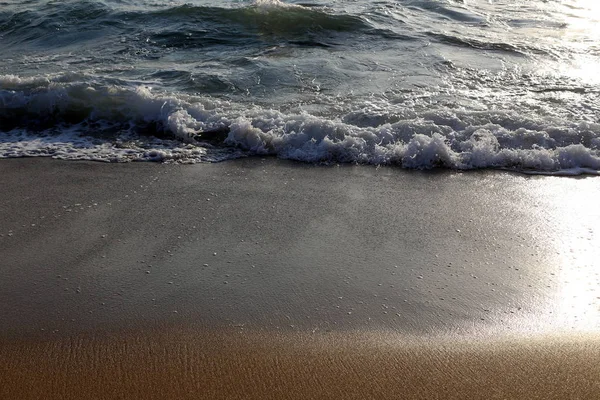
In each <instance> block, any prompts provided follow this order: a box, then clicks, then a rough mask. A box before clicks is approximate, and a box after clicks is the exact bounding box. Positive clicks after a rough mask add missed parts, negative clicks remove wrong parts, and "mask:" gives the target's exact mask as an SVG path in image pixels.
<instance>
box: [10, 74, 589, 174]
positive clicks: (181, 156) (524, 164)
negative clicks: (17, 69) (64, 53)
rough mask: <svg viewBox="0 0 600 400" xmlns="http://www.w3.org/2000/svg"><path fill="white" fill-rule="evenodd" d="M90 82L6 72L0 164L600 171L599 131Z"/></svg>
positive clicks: (514, 117) (475, 115) (500, 117)
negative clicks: (326, 111) (244, 163)
mask: <svg viewBox="0 0 600 400" xmlns="http://www.w3.org/2000/svg"><path fill="white" fill-rule="evenodd" d="M86 79H87V81H86ZM90 81H91V80H90V79H89V77H85V76H81V75H78V74H63V75H58V76H44V77H41V76H38V77H31V78H20V77H17V76H13V75H6V76H0V120H1V121H2V122H3V123H2V128H1V129H0V132H1V133H0V157H4V158H5V157H19V156H32V155H41V156H52V157H57V158H64V159H93V160H104V161H130V160H162V161H179V162H199V161H220V160H223V159H228V158H234V157H240V156H252V155H274V156H278V157H281V158H286V159H292V160H298V161H304V162H311V163H321V162H325V163H338V162H343V163H364V164H374V165H396V166H400V167H403V168H413V169H428V168H450V169H460V170H469V169H479V168H504V169H514V170H520V171H534V172H551V173H560V172H561V171H562V172H565V171H570V172H573V171H579V172H594V173H595V172H597V171H600V124H598V123H590V122H570V121H566V120H562V119H558V118H550V117H545V118H543V119H542V118H536V117H535V116H534V115H520V114H518V113H516V112H510V111H477V112H475V111H457V110H450V109H445V108H439V109H430V110H428V111H423V112H414V111H411V110H401V112H398V110H393V109H391V108H390V109H389V110H383V109H380V110H374V109H373V108H372V107H368V108H362V109H361V108H359V107H358V106H357V107H356V108H357V109H355V110H354V111H352V112H349V113H346V114H344V115H337V116H329V117H325V116H316V115H311V114H309V113H302V112H300V113H284V112H281V111H278V110H272V109H267V108H263V107H259V106H250V105H244V104H235V103H232V102H227V101H223V100H218V99H213V98H209V97H201V96H191V95H185V94H181V93H179V94H178V93H155V92H154V91H153V90H152V89H151V88H149V87H145V86H138V87H127V86H98V85H96V86H95V85H94V84H93V83H91V82H90Z"/></svg>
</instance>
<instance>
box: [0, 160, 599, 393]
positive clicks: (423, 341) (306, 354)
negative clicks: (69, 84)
mask: <svg viewBox="0 0 600 400" xmlns="http://www.w3.org/2000/svg"><path fill="white" fill-rule="evenodd" d="M0 176H2V182H3V183H2V191H0V213H1V214H0V215H1V216H0V257H1V260H2V261H1V263H0V265H1V267H0V278H1V279H0V316H1V321H2V323H1V324H0V344H1V347H0V382H2V384H1V385H0V398H1V399H4V398H7V399H27V398H40V399H41V398H44V399H45V398H48V399H53V398H61V399H67V398H82V397H88V398H99V399H100V398H111V399H112V398H144V399H145V398H523V399H529V398H544V399H547V398H557V399H564V398H589V399H595V398H600V387H599V385H600V378H599V377H600V368H599V367H598V365H600V364H599V361H600V351H599V349H600V341H599V339H598V332H600V309H599V306H600V275H599V272H598V271H599V270H598V268H597V265H598V264H597V260H598V259H600V257H599V256H600V242H599V236H598V234H599V233H600V232H598V229H600V228H599V227H600V211H599V209H598V207H597V206H596V205H595V201H596V200H597V198H598V195H599V194H600V181H598V179H597V178H583V179H566V178H557V177H535V176H524V175H517V174H511V173H507V172H490V171H487V172H472V173H457V172H416V171H412V172H407V171H402V170H397V169H392V168H371V167H360V166H341V167H315V166H307V165H299V164H295V163H290V162H283V161H278V160H273V159H267V160H259V159H253V160H239V161H233V162H227V163H222V164H214V165H197V166H172V165H171V166H169V165H157V164H127V165H108V164H99V163H89V162H81V163H74V162H60V161H56V160H47V159H19V160H3V161H2V162H0Z"/></svg>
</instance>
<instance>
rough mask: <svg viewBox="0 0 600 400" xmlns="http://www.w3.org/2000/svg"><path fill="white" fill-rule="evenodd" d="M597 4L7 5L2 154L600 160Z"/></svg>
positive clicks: (504, 164)
mask: <svg viewBox="0 0 600 400" xmlns="http://www.w3.org/2000/svg"><path fill="white" fill-rule="evenodd" d="M599 26H600V5H599V4H597V3H596V2H594V1H584V0H579V1H576V0H570V1H567V0H565V1H492V0H489V1H487V0H485V1H484V0H464V1H451V0H438V1H434V0H429V1H425V0H401V1H389V0H383V1H366V0H357V1H314V2H311V3H305V2H297V1H293V2H292V1H287V2H281V1H277V0H258V1H226V2H215V1H208V0H205V1H203V0H196V1H191V2H180V1H172V2H158V1H135V2H134V1H129V0H125V1H112V0H110V1H96V0H90V1H60V2H52V1H41V0H32V1H26V2H16V1H13V0H9V1H4V2H2V3H0V50H1V54H2V61H1V62H0V157H19V156H52V157H56V158H62V159H91V160H104V161H130V160H160V161H178V162H202V161H219V160H225V159H229V158H235V157H241V156H249V155H276V156H278V157H281V158H288V159H295V160H301V161H307V162H327V163H337V162H358V163H367V164H391V165H398V166H402V167H405V168H432V167H444V168H455V169H474V168H508V169H516V170H520V171H532V172H538V173H540V172H544V173H582V172H590V173H596V172H597V171H599V170H600V118H599V111H598V110H599V108H600V74H598V72H597V71H599V70H600V45H599V43H600V28H598V27H599Z"/></svg>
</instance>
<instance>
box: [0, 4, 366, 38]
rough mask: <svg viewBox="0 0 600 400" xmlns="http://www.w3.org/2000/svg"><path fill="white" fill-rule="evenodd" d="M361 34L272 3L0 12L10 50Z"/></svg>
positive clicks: (343, 17) (340, 18)
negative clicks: (138, 40) (143, 39)
mask: <svg viewBox="0 0 600 400" xmlns="http://www.w3.org/2000/svg"><path fill="white" fill-rule="evenodd" d="M363 31H364V32H369V31H372V32H375V31H374V30H373V29H372V27H371V26H370V24H369V23H368V22H367V21H366V20H365V19H364V18H362V17H360V16H356V15H351V14H344V13H341V14H336V13H333V12H332V11H331V10H327V9H325V8H322V7H319V8H317V7H304V6H299V5H292V4H286V3H282V2H280V1H278V0H258V1H255V2H254V3H252V4H251V5H248V6H242V7H214V6H200V5H192V4H185V5H178V6H172V7H164V8H159V9H157V10H152V9H150V10H149V9H138V10H130V9H127V8H124V9H123V8H121V9H118V8H111V6H110V5H109V4H107V3H104V2H97V1H76V2H64V3H52V6H50V5H46V6H40V7H39V8H37V9H23V10H21V11H18V12H14V11H12V12H11V11H0V36H1V37H3V41H4V42H5V44H7V45H13V46H14V45H20V44H23V43H29V44H40V45H54V46H57V45H58V46H60V45H70V44H72V43H73V42H75V41H85V40H91V39H96V38H99V37H103V36H106V35H110V36H120V37H124V36H122V35H125V36H126V37H131V38H134V37H136V35H139V34H143V35H145V36H148V37H149V39H150V41H151V42H156V43H157V44H159V45H161V46H167V47H182V46H192V45H196V46H202V47H204V46H207V45H210V44H218V45H223V44H232V45H240V43H242V42H243V41H244V40H248V38H254V37H256V36H257V35H258V36H265V35H272V36H278V37H284V38H285V37H300V38H301V37H302V36H303V35H306V34H312V35H319V34H325V33H332V32H350V33H355V32H363ZM194 40H195V42H194ZM211 41H213V42H211Z"/></svg>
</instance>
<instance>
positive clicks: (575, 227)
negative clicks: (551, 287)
mask: <svg viewBox="0 0 600 400" xmlns="http://www.w3.org/2000/svg"><path fill="white" fill-rule="evenodd" d="M554 182H555V183H556V184H557V185H556V187H553V186H554V185H552V184H550V185H548V187H547V188H546V189H545V190H546V191H547V192H548V193H552V195H547V196H546V198H547V199H548V200H549V201H548V203H549V204H547V206H549V207H550V209H549V210H548V214H547V215H551V216H552V218H553V219H554V220H550V221H548V223H549V226H551V228H550V229H548V230H546V232H547V233H548V234H549V236H550V237H548V238H547V240H548V242H550V243H552V245H551V246H552V247H554V251H555V254H557V259H556V264H557V267H558V270H557V271H556V273H555V274H556V276H555V282H556V292H555V293H554V295H553V296H552V297H553V298H554V299H553V301H554V307H553V308H554V309H553V314H555V315H554V316H553V318H552V320H553V323H552V325H553V326H556V325H558V326H559V327H561V328H564V329H566V330H577V331H587V332H591V331H598V330H600V272H599V270H598V265H599V262H600V236H599V229H600V212H599V211H598V208H597V204H596V202H597V199H598V195H599V194H600V185H599V184H598V183H599V182H598V180H597V179H595V178H588V179H584V180H579V181H578V182H574V183H577V190H569V189H568V188H569V187H570V186H571V185H569V186H562V189H559V186H558V183H559V182H558V181H554ZM543 191H544V188H541V192H543ZM557 194H559V195H558V196H557ZM540 195H541V196H543V193H540ZM553 274H554V273H553Z"/></svg>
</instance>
